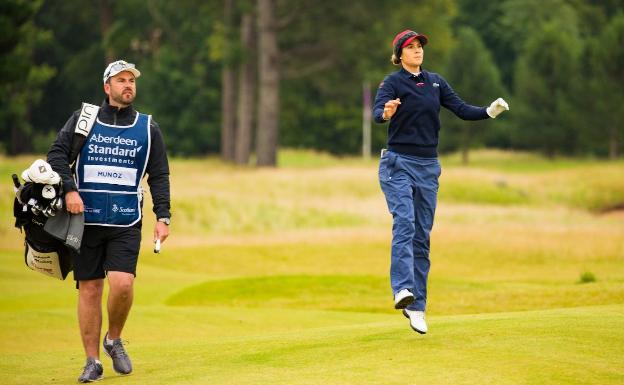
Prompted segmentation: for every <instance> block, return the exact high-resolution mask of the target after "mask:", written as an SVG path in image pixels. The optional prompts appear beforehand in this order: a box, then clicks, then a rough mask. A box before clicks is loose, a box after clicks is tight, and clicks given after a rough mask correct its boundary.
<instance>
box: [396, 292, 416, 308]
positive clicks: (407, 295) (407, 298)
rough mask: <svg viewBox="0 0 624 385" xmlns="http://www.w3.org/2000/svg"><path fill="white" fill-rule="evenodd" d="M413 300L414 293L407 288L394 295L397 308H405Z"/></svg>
mask: <svg viewBox="0 0 624 385" xmlns="http://www.w3.org/2000/svg"><path fill="white" fill-rule="evenodd" d="M412 302H414V294H412V292H411V291H409V290H407V289H403V290H401V291H399V292H398V293H396V294H395V295H394V308H395V309H405V308H406V307H407V305H409V304H411V303H412Z"/></svg>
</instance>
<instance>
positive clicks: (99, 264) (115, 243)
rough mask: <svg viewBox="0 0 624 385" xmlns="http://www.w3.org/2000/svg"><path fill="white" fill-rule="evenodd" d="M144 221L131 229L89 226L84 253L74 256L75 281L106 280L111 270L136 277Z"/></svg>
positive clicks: (83, 243)
mask: <svg viewBox="0 0 624 385" xmlns="http://www.w3.org/2000/svg"><path fill="white" fill-rule="evenodd" d="M140 247H141V222H138V223H137V224H135V225H134V226H130V227H112V226H85V227H84V234H83V237H82V245H81V247H80V254H77V255H75V256H74V280H76V281H85V280H90V279H99V278H104V277H105V276H106V273H107V272H109V271H122V272H125V273H131V274H133V275H135V276H136V266H137V261H138V259H139V249H140Z"/></svg>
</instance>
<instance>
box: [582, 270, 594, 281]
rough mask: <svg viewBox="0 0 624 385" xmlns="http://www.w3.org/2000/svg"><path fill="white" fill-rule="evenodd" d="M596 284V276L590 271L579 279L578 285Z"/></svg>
mask: <svg viewBox="0 0 624 385" xmlns="http://www.w3.org/2000/svg"><path fill="white" fill-rule="evenodd" d="M590 282H596V276H595V275H594V273H592V272H591V271H586V272H584V273H582V274H581V276H580V277H579V281H578V283H590Z"/></svg>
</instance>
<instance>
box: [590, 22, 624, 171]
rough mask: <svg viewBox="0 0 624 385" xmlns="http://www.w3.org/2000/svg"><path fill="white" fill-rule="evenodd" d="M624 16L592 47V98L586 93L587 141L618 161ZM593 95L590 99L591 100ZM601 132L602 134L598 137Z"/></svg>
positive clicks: (623, 130)
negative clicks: (587, 110)
mask: <svg viewBox="0 0 624 385" xmlns="http://www.w3.org/2000/svg"><path fill="white" fill-rule="evenodd" d="M622 47H624V13H618V14H617V15H615V16H614V17H613V18H612V19H611V21H610V22H609V23H608V24H607V25H606V26H605V27H604V29H603V31H602V32H601V33H600V35H599V36H598V37H597V38H595V39H593V40H592V41H591V42H590V44H588V50H587V57H588V62H589V63H590V66H589V68H590V69H591V71H589V74H588V79H589V81H588V83H589V87H586V89H585V91H586V92H587V88H588V89H589V95H587V93H585V94H584V95H583V96H584V99H585V103H586V105H587V104H588V105H589V106H590V111H589V113H588V114H586V117H587V118H588V119H587V120H586V129H585V130H584V136H583V139H584V141H585V142H587V143H589V144H590V145H591V146H593V147H594V149H595V150H596V151H597V152H598V153H608V155H609V158H611V159H615V158H617V157H618V156H620V154H621V151H622V140H623V139H624V123H623V122H624V108H622V106H623V105H624V93H623V92H622V84H624V50H623V49H622ZM588 96H589V97H588ZM597 133H598V135H596V134H597Z"/></svg>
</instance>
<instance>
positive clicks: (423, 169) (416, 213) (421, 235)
mask: <svg viewBox="0 0 624 385" xmlns="http://www.w3.org/2000/svg"><path fill="white" fill-rule="evenodd" d="M428 40H429V39H428V38H427V36H425V35H423V34H419V33H417V32H414V31H411V30H405V31H403V32H401V33H399V34H398V35H396V37H395V38H394V40H393V41H392V47H393V52H392V59H391V61H392V64H394V65H397V66H398V65H400V66H401V69H400V70H398V71H397V72H394V73H392V74H390V75H388V76H386V78H385V79H384V80H383V82H382V83H381V84H380V86H379V90H378V91H377V96H376V97H375V106H374V110H373V115H374V117H375V121H376V122H377V123H383V122H385V121H390V124H389V125H388V144H387V149H384V150H382V153H381V161H380V163H379V182H380V184H381V189H382V191H383V193H384V195H385V197H386V202H387V203H388V210H389V211H390V213H391V214H392V217H393V225H392V251H391V262H390V284H391V286H392V292H393V294H394V307H395V308H396V309H403V315H405V317H407V318H409V320H410V326H411V327H412V329H414V330H415V331H416V332H418V333H421V334H425V333H426V332H427V323H426V322H425V306H426V302H427V276H428V274H429V266H430V263H429V233H430V232H431V228H432V227H433V217H434V214H435V209H436V202H437V194H438V178H439V176H440V172H441V169H440V162H439V161H438V151H437V146H438V132H439V131H440V118H439V112H440V106H443V107H445V108H447V109H449V110H450V111H452V112H453V113H454V114H455V115H457V116H458V117H459V118H461V119H464V120H481V119H487V118H488V117H490V118H495V117H496V116H497V115H498V114H500V113H501V112H503V111H504V110H509V106H508V105H507V103H506V102H505V101H504V100H503V99H501V98H499V99H496V100H495V101H494V102H492V104H490V106H489V107H487V108H486V107H476V106H472V105H469V104H466V103H465V102H464V101H463V100H462V99H461V98H460V97H459V96H457V94H456V93H455V92H454V91H453V89H452V88H451V86H449V84H448V83H447V82H446V80H444V78H443V77H442V76H440V75H438V74H436V73H433V72H428V71H425V70H423V69H422V67H421V66H422V63H423V58H424V53H425V52H424V49H423V47H424V46H425V45H427V42H428ZM468 76H469V74H468Z"/></svg>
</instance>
